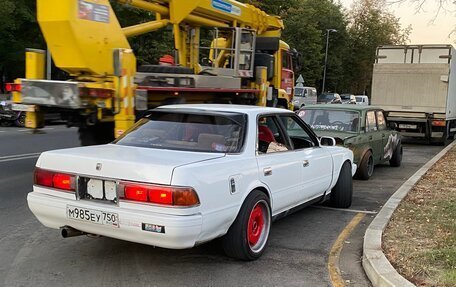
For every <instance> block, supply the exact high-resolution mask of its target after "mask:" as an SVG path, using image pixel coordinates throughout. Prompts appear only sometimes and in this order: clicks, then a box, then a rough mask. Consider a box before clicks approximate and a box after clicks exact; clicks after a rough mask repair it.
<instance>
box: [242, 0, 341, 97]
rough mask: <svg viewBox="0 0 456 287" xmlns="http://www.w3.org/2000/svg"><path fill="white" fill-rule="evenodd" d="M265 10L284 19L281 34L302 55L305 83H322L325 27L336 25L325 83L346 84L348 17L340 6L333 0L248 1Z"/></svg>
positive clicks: (333, 27) (332, 36)
mask: <svg viewBox="0 0 456 287" xmlns="http://www.w3.org/2000/svg"><path fill="white" fill-rule="evenodd" d="M248 2H249V3H250V4H253V5H255V6H257V7H259V8H260V9H263V10H264V11H266V12H267V13H268V14H271V15H278V16H280V17H281V18H282V19H283V20H284V24H285V30H284V31H283V35H282V38H283V40H284V41H286V42H287V43H288V44H289V45H290V46H291V48H295V49H296V50H297V51H298V52H299V53H300V55H301V57H302V67H301V69H300V70H298V71H295V72H297V73H299V74H302V75H303V76H304V79H305V85H309V86H316V87H319V86H321V83H322V78H323V66H324V55H325V46H326V30H327V29H336V30H337V31H338V33H336V34H332V35H331V37H330V43H329V46H330V47H331V49H329V52H328V65H327V71H328V74H327V78H326V80H327V83H328V84H327V87H328V88H329V89H331V90H335V89H338V88H343V87H344V86H346V85H347V84H346V80H345V78H346V77H345V76H344V69H343V62H344V61H343V59H344V57H345V56H346V54H347V53H348V51H347V41H348V34H347V31H346V26H347V19H346V17H345V15H344V13H343V10H342V6H341V5H340V4H338V3H335V2H334V1H332V0H318V1H315V0H292V1H286V0H264V1H258V0H256V1H248Z"/></svg>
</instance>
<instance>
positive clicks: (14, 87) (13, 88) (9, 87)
mask: <svg viewBox="0 0 456 287" xmlns="http://www.w3.org/2000/svg"><path fill="white" fill-rule="evenodd" d="M21 88H22V86H21V84H16V83H6V84H5V90H6V91H7V92H20V91H21Z"/></svg>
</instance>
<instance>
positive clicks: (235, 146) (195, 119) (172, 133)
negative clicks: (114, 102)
mask: <svg viewBox="0 0 456 287" xmlns="http://www.w3.org/2000/svg"><path fill="white" fill-rule="evenodd" d="M237 117H239V118H242V117H243V116H242V115H240V114H239V115H237ZM244 125H245V123H243V122H242V121H238V120H237V119H236V116H233V118H230V117H226V116H218V115H205V114H193V113H192V114H187V113H177V112H176V113H173V112H153V113H151V114H150V115H149V116H148V117H146V118H143V119H141V120H139V121H138V122H137V123H136V124H135V125H134V126H133V127H132V128H131V129H130V130H129V131H128V132H127V133H125V134H124V135H122V136H121V137H119V138H118V139H116V140H115V141H114V144H119V145H128V146H137V147H147V148H155V149H170V150H185V151H195V152H218V153H237V152H240V150H241V147H242V143H243V138H244V130H245V128H244Z"/></svg>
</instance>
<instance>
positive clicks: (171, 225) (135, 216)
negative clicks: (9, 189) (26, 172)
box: [27, 192, 202, 249]
mask: <svg viewBox="0 0 456 287" xmlns="http://www.w3.org/2000/svg"><path fill="white" fill-rule="evenodd" d="M27 201H28V205H29V208H30V210H31V211H32V212H33V214H34V215H35V216H36V217H37V218H38V220H39V221H40V222H41V223H42V224H43V225H45V226H47V227H50V228H55V229H59V228H61V227H63V226H70V227H72V228H75V229H77V230H80V231H83V232H86V233H92V234H98V235H102V236H107V237H112V238H117V239H121V240H127V241H131V242H137V243H142V244H147V245H153V246H158V247H164V248H171V249H184V248H191V247H193V246H195V243H196V241H197V239H198V237H199V235H200V233H201V226H202V216H201V215H200V214H194V215H185V216H183V215H168V214H159V213H156V212H145V211H143V210H134V209H131V208H128V209H127V208H121V207H118V206H111V205H108V204H102V203H94V202H85V201H82V200H81V201H75V200H71V201H70V200H68V199H65V198H61V197H56V196H51V195H48V194H43V193H39V192H30V193H29V194H28V196H27ZM67 205H71V206H77V207H80V208H86V209H96V210H100V211H105V212H111V213H116V214H118V217H119V227H115V226H110V225H101V224H96V223H91V222H86V221H80V220H75V219H70V218H67ZM142 223H147V224H154V225H159V226H164V227H165V233H155V232H151V231H145V230H142Z"/></svg>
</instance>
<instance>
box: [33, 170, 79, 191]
mask: <svg viewBox="0 0 456 287" xmlns="http://www.w3.org/2000/svg"><path fill="white" fill-rule="evenodd" d="M34 178H35V181H34V182H35V184H36V185H41V186H45V187H52V188H56V189H62V190H68V191H75V190H76V188H75V187H76V177H75V176H74V175H71V174H66V173H60V172H54V171H49V170H45V169H41V168H35V175H34Z"/></svg>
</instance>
